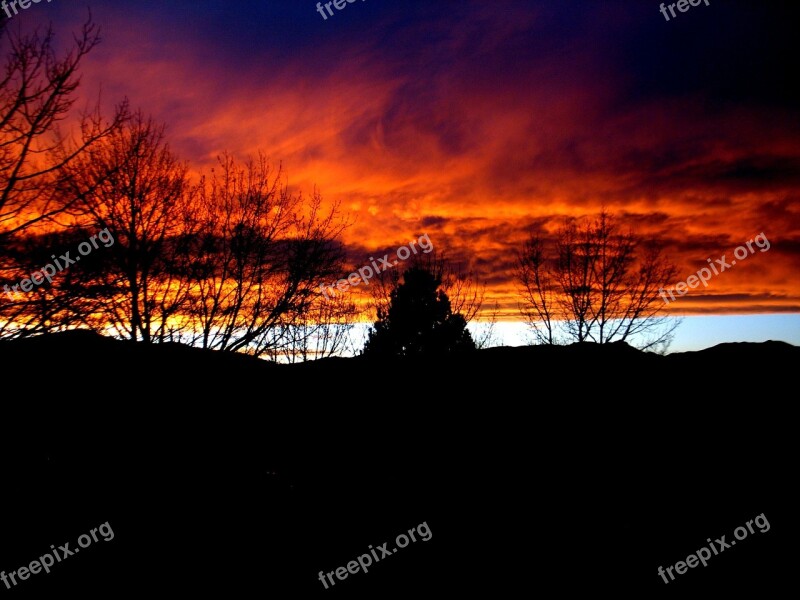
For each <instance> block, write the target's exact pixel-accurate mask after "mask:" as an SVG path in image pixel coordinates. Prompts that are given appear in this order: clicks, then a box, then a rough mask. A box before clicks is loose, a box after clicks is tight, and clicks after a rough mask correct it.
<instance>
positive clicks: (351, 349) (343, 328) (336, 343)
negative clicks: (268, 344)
mask: <svg viewBox="0 0 800 600" xmlns="http://www.w3.org/2000/svg"><path fill="white" fill-rule="evenodd" d="M358 312H359V311H358V308H357V307H356V305H355V304H354V303H353V302H351V301H350V300H349V298H348V297H347V296H344V295H337V296H335V297H330V298H325V297H323V296H319V297H318V298H316V299H315V300H314V302H313V303H312V304H311V306H310V307H309V308H308V310H307V311H305V312H304V313H301V314H298V315H295V316H294V318H293V320H292V321H290V322H287V323H285V324H283V325H282V326H281V327H280V328H275V344H274V346H273V347H272V348H270V350H269V351H268V355H269V356H270V357H271V358H273V359H274V360H276V361H282V362H290V363H294V362H298V361H307V360H316V359H319V358H326V357H330V356H341V355H343V354H347V353H350V354H355V350H356V349H355V343H354V340H353V336H352V334H353V332H354V328H355V321H356V318H357V316H358Z"/></svg>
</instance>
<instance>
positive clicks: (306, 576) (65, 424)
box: [0, 332, 800, 597]
mask: <svg viewBox="0 0 800 600" xmlns="http://www.w3.org/2000/svg"><path fill="white" fill-rule="evenodd" d="M798 359H800V348H797V347H795V346H791V345H789V344H785V343H781V342H766V343H763V344H752V343H742V344H721V345H718V346H715V347H713V348H709V349H707V350H703V351H700V352H686V353H678V354H671V355H668V356H657V355H650V354H644V353H642V352H640V351H638V350H635V349H633V348H631V347H629V346H627V345H626V344H610V345H605V346H598V345H595V344H583V345H573V346H565V347H543V346H535V347H522V348H508V347H505V348H492V349H487V350H481V351H478V352H475V353H474V354H468V355H464V356H458V357H447V358H444V359H441V360H430V359H428V360H415V359H411V358H407V359H401V360H392V361H386V360H369V359H366V358H364V357H357V358H350V359H341V358H340V359H326V360H321V361H318V362H312V363H302V364H297V365H275V364H270V363H266V362H264V361H261V360H258V359H253V358H251V357H247V356H242V355H238V354H230V353H215V352H212V351H205V350H200V349H196V348H188V347H185V346H181V345H177V344H164V345H154V346H146V345H141V344H133V343H130V342H124V341H117V340H111V339H107V338H103V337H100V336H98V335H95V334H91V333H86V332H68V333H63V334H58V335H51V336H43V337H37V338H30V339H21V340H15V341H11V342H8V341H6V342H0V361H2V365H3V373H4V374H5V380H6V382H7V383H6V386H5V387H4V389H3V394H2V397H3V401H2V407H3V408H2V410H3V413H2V436H3V437H2V445H3V447H2V456H3V459H4V460H3V463H4V464H3V466H4V468H3V470H2V488H0V489H1V493H2V502H3V508H4V514H5V515H7V516H6V517H4V518H3V540H2V544H0V547H1V548H2V550H1V551H0V570H5V571H6V572H8V571H9V570H13V569H16V568H18V567H20V566H23V565H25V564H27V563H29V562H30V561H32V560H34V559H35V558H37V557H38V556H40V555H41V554H42V553H44V552H46V551H47V550H48V548H49V547H50V545H51V544H63V543H64V542H67V541H71V542H73V545H74V540H75V539H77V537H78V536H79V535H81V534H82V533H85V532H87V531H88V530H89V529H91V528H92V527H96V526H97V525H98V524H100V523H103V522H105V521H109V523H110V524H111V526H112V527H113V529H114V532H115V534H116V536H115V539H114V540H112V541H111V542H108V543H99V544H95V545H93V546H92V547H91V548H90V549H87V550H86V551H85V552H84V553H82V554H81V555H80V557H71V558H70V560H67V561H65V562H64V563H63V564H60V565H57V569H54V570H53V572H52V573H50V574H49V575H47V576H46V577H42V576H41V575H37V576H35V577H31V578H30V579H29V580H27V581H25V582H24V584H23V585H19V586H17V587H16V588H14V589H13V590H12V591H8V590H5V591H6V592H7V593H9V594H11V593H14V594H17V595H19V596H20V597H24V595H25V594H32V595H33V596H34V597H36V596H38V597H42V595H46V596H49V595H51V593H54V592H58V593H61V592H64V591H78V590H80V592H81V594H82V595H83V597H113V596H117V595H125V594H127V593H129V592H134V593H135V592H141V593H149V592H150V591H152V590H153V589H158V590H163V591H165V592H169V591H174V592H176V593H180V594H181V595H182V596H185V595H189V594H192V593H200V592H211V593H214V592H219V593H224V594H226V595H237V594H252V592H253V591H264V592H277V593H279V594H283V597H305V596H306V595H312V596H313V595H315V594H319V595H321V596H322V597H326V596H327V597H330V596H333V595H336V594H339V595H341V596H344V597H350V596H352V597H383V596H388V597H393V596H394V595H396V594H406V595H408V594H412V593H423V592H424V593H428V592H430V593H432V594H436V593H437V592H438V593H440V594H441V595H445V594H453V593H459V592H475V591H477V592H484V591H485V592H491V593H492V594H494V595H495V596H498V597H500V596H504V595H506V593H511V592H513V591H515V590H518V589H531V590H538V589H540V586H541V588H542V589H550V588H551V587H553V586H555V587H556V589H565V590H567V589H568V590H583V589H586V590H594V589H609V590H614V591H617V592H619V593H620V594H621V595H623V596H624V597H627V596H628V595H630V596H631V597H636V594H639V595H640V597H641V595H642V594H644V595H646V597H649V596H651V595H658V594H680V593H685V592H686V590H690V593H691V591H693V590H695V589H702V590H715V591H719V590H729V589H730V590H732V589H737V590H746V589H753V590H755V589H759V590H761V592H766V591H773V590H774V587H772V586H777V585H778V583H779V582H780V581H781V578H783V577H787V576H789V575H790V574H791V573H793V571H792V569H791V567H792V563H791V561H792V560H793V556H794V555H793V553H792V552H791V547H792V546H791V544H792V543H794V537H793V536H794V535H795V534H796V533H797V530H796V529H795V528H794V527H795V524H796V517H795V516H794V514H795V506H796V503H797V492H796V491H795V486H794V478H795V475H794V473H795V471H796V469H795V464H796V461H795V458H794V457H795V456H796V442H795V440H796V439H797V433H796V420H795V418H794V416H793V414H794V411H793V409H792V408H791V403H790V399H791V397H793V396H794V395H795V393H794V391H793V390H794V387H793V385H792V384H793V383H794V380H795V376H794V368H796V365H797V364H798ZM761 513H765V515H766V516H767V518H768V519H769V521H770V523H771V525H772V530H771V531H770V532H769V533H766V534H763V535H762V534H759V535H754V536H751V537H750V538H748V539H747V541H746V543H745V542H742V543H741V545H740V546H737V547H736V548H735V550H734V551H731V552H728V553H725V555H721V556H719V557H716V558H715V560H713V561H711V562H710V563H709V566H708V567H707V568H705V569H694V570H692V571H691V572H690V574H687V575H683V576H682V578H681V580H679V581H676V582H673V583H671V584H670V585H664V584H663V582H661V580H660V578H658V577H657V575H656V568H657V567H658V566H659V565H662V566H664V567H667V566H670V565H673V564H674V563H675V562H677V561H679V560H682V559H685V558H686V556H687V555H688V554H690V553H691V552H693V551H695V550H697V549H698V548H699V547H700V545H702V544H703V543H704V542H705V540H706V538H708V537H714V538H717V537H719V536H721V535H723V534H727V535H728V538H729V539H730V537H731V534H732V531H733V529H735V528H736V527H737V526H739V525H743V524H744V523H746V522H747V521H748V520H749V519H752V518H754V517H755V516H756V515H758V514H761ZM10 515H13V518H12V517H10ZM423 521H426V522H427V523H428V525H429V526H430V529H431V531H432V533H433V537H432V539H431V541H430V542H426V543H424V544H421V543H416V544H411V545H410V546H409V547H407V548H405V549H403V550H402V551H398V553H397V554H396V555H395V554H393V555H392V557H391V558H390V559H389V558H387V559H386V560H385V562H382V563H378V564H377V566H375V568H374V569H371V570H370V572H369V573H366V574H364V573H359V574H357V575H353V576H351V577H350V578H348V579H347V580H345V581H340V582H338V583H337V586H336V587H335V588H334V589H331V590H325V589H324V588H323V587H322V585H321V584H320V582H319V580H318V578H317V574H318V572H319V571H320V570H323V571H326V572H328V571H332V570H335V569H336V568H338V567H342V566H346V565H347V563H348V562H349V561H352V560H355V559H356V558H357V557H358V556H359V555H361V554H363V553H365V552H367V551H368V546H369V545H372V546H373V547H377V546H378V545H380V544H383V543H384V542H392V544H393V543H394V538H395V536H396V535H397V534H399V533H402V532H404V531H407V530H408V529H409V528H411V527H413V526H416V525H417V524H419V523H422V522H423ZM392 544H390V547H391V545H392ZM0 585H1V584H0ZM521 586H522V587H521ZM629 593H630V594H629Z"/></svg>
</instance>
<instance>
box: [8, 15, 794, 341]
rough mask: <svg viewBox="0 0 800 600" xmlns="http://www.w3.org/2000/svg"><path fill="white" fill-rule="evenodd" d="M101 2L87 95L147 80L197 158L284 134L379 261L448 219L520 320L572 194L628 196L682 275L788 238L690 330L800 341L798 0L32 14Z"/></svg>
mask: <svg viewBox="0 0 800 600" xmlns="http://www.w3.org/2000/svg"><path fill="white" fill-rule="evenodd" d="M87 4H88V6H89V7H90V8H91V10H92V13H93V16H94V19H95V21H96V22H97V23H98V24H99V25H100V26H101V28H102V34H103V43H102V44H101V46H99V47H98V48H97V49H96V50H95V51H93V53H92V54H91V55H90V56H89V57H88V59H87V62H86V63H85V65H84V71H83V73H84V77H83V85H82V91H83V94H84V95H85V97H86V98H87V99H90V98H93V97H96V94H97V93H98V90H100V89H102V95H103V96H102V97H103V100H104V102H106V103H107V104H108V105H110V104H111V103H113V102H115V101H118V100H120V99H121V98H123V97H125V96H127V97H128V98H130V101H131V104H132V106H133V107H134V108H141V109H142V110H143V111H144V112H145V113H149V114H152V115H153V116H154V117H155V118H157V119H158V120H160V121H163V122H164V123H166V124H167V126H168V137H169V139H170V142H171V144H172V147H173V149H174V150H176V151H177V153H178V154H179V155H180V156H181V157H182V158H183V159H185V160H186V161H188V162H189V163H190V166H191V167H192V168H193V169H196V170H201V169H206V168H208V167H209V166H212V165H213V164H214V162H215V160H216V157H217V155H218V154H219V153H220V152H222V151H225V150H227V151H230V152H231V153H234V154H236V155H238V156H243V157H244V156H247V155H248V154H254V153H257V152H258V151H259V150H261V151H263V152H265V153H266V154H267V156H269V157H270V159H271V160H272V161H274V162H275V163H278V162H281V163H282V164H283V166H284V168H285V170H286V172H287V174H288V181H289V185H290V186H291V187H292V188H293V189H296V190H302V191H303V192H305V193H308V192H311V191H312V190H313V189H314V186H316V187H317V188H318V189H319V191H320V192H321V193H322V195H323V196H324V197H325V198H326V199H327V200H330V201H340V202H341V204H342V208H343V210H344V211H345V213H347V215H348V216H349V217H350V218H351V220H352V221H353V225H352V226H351V227H350V228H349V229H348V230H347V232H346V234H345V242H346V243H347V245H348V250H349V255H350V257H351V261H352V262H353V264H354V265H355V266H359V265H360V264H364V263H363V260H364V258H366V257H369V256H374V255H377V254H380V255H382V254H383V252H388V251H390V250H393V249H395V248H396V247H398V246H399V245H401V244H404V243H407V242H408V241H410V240H411V239H416V237H418V236H419V235H420V234H423V233H427V234H428V235H429V237H430V239H431V240H432V242H433V244H434V246H435V247H436V249H437V250H439V251H444V252H446V254H447V255H448V256H449V257H451V258H452V259H454V260H457V261H461V262H463V263H464V264H465V265H466V266H467V268H469V269H471V270H473V271H475V272H476V274H477V275H478V277H479V278H480V279H481V280H483V281H485V282H486V285H487V286H488V291H487V305H493V304H494V303H495V302H497V303H499V306H500V309H501V316H502V317H503V318H505V319H507V320H514V319H516V318H517V314H518V313H517V310H516V307H517V301H518V300H517V294H516V291H515V283H514V279H513V266H514V261H515V253H516V251H517V250H518V249H519V247H520V245H521V243H522V241H523V240H524V238H525V237H526V235H527V233H528V232H529V231H530V230H531V228H532V227H534V226H537V227H544V228H546V229H549V230H552V229H554V228H555V227H557V225H558V224H559V219H561V218H563V217H564V216H565V215H584V214H592V213H595V212H597V211H598V210H599V209H600V208H601V207H602V206H605V207H606V208H607V209H609V210H610V211H611V212H613V213H615V214H617V215H619V216H620V217H621V218H622V219H623V221H624V222H625V223H626V224H627V225H630V226H631V227H632V228H633V230H634V231H635V232H637V233H639V234H641V235H643V236H645V237H647V238H648V239H650V238H658V239H663V240H664V242H665V244H666V250H667V255H668V257H669V258H670V259H671V260H672V261H673V262H674V263H675V264H676V265H677V268H678V273H679V274H681V275H680V277H679V280H685V279H686V278H687V277H688V276H690V275H692V274H694V273H695V272H696V271H697V270H698V269H700V268H701V267H703V266H706V264H707V262H706V261H707V259H708V258H711V259H712V260H715V259H718V258H721V257H722V256H723V255H726V257H727V260H728V261H729V262H730V260H731V258H732V254H733V250H734V248H736V247H737V246H739V245H740V244H743V243H744V242H746V241H748V240H751V239H752V238H753V237H754V236H756V235H758V234H761V233H763V234H764V236H765V237H766V238H767V239H768V240H769V242H770V248H769V250H768V251H766V252H761V251H759V250H758V249H756V252H755V253H754V254H752V255H749V256H748V257H747V259H746V260H743V261H740V263H741V264H737V265H735V266H732V267H731V268H730V270H727V271H725V272H724V273H720V274H719V275H718V276H716V277H714V278H713V279H711V280H710V282H709V286H708V288H707V289H703V288H702V287H701V288H699V289H696V290H692V292H691V293H690V294H689V295H687V296H685V297H682V298H679V299H678V300H677V301H676V302H674V303H673V304H671V305H670V309H671V310H672V311H673V312H674V314H679V315H686V316H689V317H690V318H688V319H686V320H685V321H684V324H683V325H682V326H681V329H679V331H678V335H677V337H676V341H675V344H674V345H673V347H672V350H683V349H690V348H692V349H693V348H698V347H704V346H708V345H710V344H712V343H716V342H718V341H741V340H751V339H752V340H755V341H761V340H763V339H770V338H772V339H784V340H786V341H790V342H793V343H796V344H800V277H798V273H800V205H798V197H800V118H799V117H800V110H798V109H799V108H800V97H799V96H800V94H799V93H798V92H797V91H796V90H797V87H796V85H795V79H796V77H797V73H798V72H800V70H799V69H798V66H800V65H798V62H799V61H798V58H797V56H796V52H795V48H794V46H795V45H796V41H795V40H796V37H797V33H796V28H797V22H798V20H797V16H798V9H797V8H793V7H792V6H793V3H790V2H769V3H764V2H737V1H733V0H726V1H725V2H722V1H721V0H710V3H709V5H708V6H706V5H705V3H701V4H700V5H699V6H697V7H692V8H690V9H689V10H688V11H687V12H683V13H682V12H678V13H677V16H676V17H675V18H673V19H670V20H669V21H666V20H665V18H664V16H663V15H662V14H661V13H660V12H659V3H658V2H655V1H654V0H618V1H614V0H603V1H571V0H557V1H553V2H550V1H523V0H508V1H503V0H497V1H495V2H478V1H472V0H461V1H458V2H456V1H449V0H448V1H442V2H432V1H430V0H427V1H425V2H421V1H408V2H396V1H394V0H365V1H362V0H357V1H356V2H354V3H351V4H346V6H345V7H344V9H343V10H337V9H335V8H333V12H334V14H333V16H329V17H328V18H327V19H323V18H322V16H321V15H320V14H319V13H318V12H317V10H316V3H315V2H312V1H310V0H274V1H272V0H240V1H237V2H231V1H227V2H224V1H218V0H175V1H170V2H165V1H163V0H126V1H124V2H121V1H120V0H89V2H88V3H87V2H86V1H85V0H82V1H80V2H78V1H73V0H54V1H53V2H52V3H49V4H48V3H44V2H42V3H39V4H33V5H31V7H30V8H28V9H26V10H22V11H20V12H19V14H18V15H16V16H14V17H13V18H12V19H11V21H10V24H9V25H10V26H12V27H20V28H22V29H23V30H27V29H29V28H32V27H36V26H42V25H45V24H46V23H47V22H48V21H52V22H53V24H54V26H55V30H56V33H57V35H58V36H59V39H63V40H64V41H65V42H66V41H68V38H67V35H68V34H69V32H70V31H72V30H75V29H77V27H78V26H79V25H80V23H81V21H82V20H84V19H85V17H86V14H87V11H86V7H87ZM794 4H796V3H794ZM673 283H677V281H676V282H673ZM711 315H717V316H711ZM754 315H768V316H766V317H754ZM731 317H735V318H731ZM502 329H503V331H504V332H505V333H506V334H507V336H508V337H506V339H505V341H506V343H513V342H514V338H515V336H517V335H518V333H519V331H520V327H519V326H518V325H504V327H503V328H502ZM698 340H700V341H698Z"/></svg>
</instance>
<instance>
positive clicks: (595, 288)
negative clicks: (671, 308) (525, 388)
mask: <svg viewBox="0 0 800 600" xmlns="http://www.w3.org/2000/svg"><path fill="white" fill-rule="evenodd" d="M554 246H555V248H554V251H553V252H552V253H551V254H548V252H547V247H546V244H545V242H544V240H543V238H542V237H541V236H537V235H533V236H531V238H530V239H529V240H528V241H527V242H526V244H525V246H524V247H523V250H522V252H521V253H520V255H519V265H518V269H517V279H518V282H519V285H520V291H521V294H522V304H521V307H520V309H521V311H522V313H523V315H524V316H525V318H526V320H527V321H528V322H529V324H531V326H532V327H533V330H534V335H535V338H536V340H537V341H538V342H540V343H546V344H553V343H557V342H558V341H559V339H560V335H559V331H561V332H562V335H563V336H564V337H565V338H566V339H571V340H573V341H576V342H585V341H593V342H597V343H600V344H605V343H609V342H613V341H624V342H629V343H633V344H635V345H637V347H639V348H641V349H648V350H653V349H661V348H666V346H667V345H668V344H669V342H670V341H671V339H672V336H673V333H674V330H675V328H676V327H677V325H678V322H677V320H671V319H668V318H667V317H666V315H665V313H664V306H663V303H662V302H661V301H660V298H659V295H658V290H659V288H660V287H661V286H662V285H664V284H665V283H666V282H668V281H670V280H671V279H672V278H673V276H674V274H675V268H674V267H673V266H672V265H671V264H669V263H667V262H666V261H665V260H664V258H663V257H662V255H661V253H660V251H659V250H658V249H657V248H656V247H655V246H653V245H650V246H649V247H645V244H643V243H642V241H641V240H639V239H638V238H637V237H636V236H635V235H634V234H633V233H632V232H622V231H621V230H620V228H619V226H618V224H617V223H616V221H615V219H614V218H613V217H612V216H611V215H609V214H608V213H607V212H606V211H605V210H603V211H602V212H601V213H600V214H599V215H598V217H597V218H596V219H594V220H591V221H588V220H584V221H583V222H578V221H576V220H572V221H570V222H569V223H567V224H566V225H565V226H563V227H562V228H561V229H559V230H558V232H557V233H556V236H555V240H554Z"/></svg>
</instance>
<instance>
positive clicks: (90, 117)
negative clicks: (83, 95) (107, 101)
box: [0, 17, 127, 237]
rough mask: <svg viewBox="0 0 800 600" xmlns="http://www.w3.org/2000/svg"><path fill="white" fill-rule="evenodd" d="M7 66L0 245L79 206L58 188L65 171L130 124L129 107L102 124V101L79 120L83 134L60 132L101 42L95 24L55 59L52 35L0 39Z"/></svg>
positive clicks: (0, 146) (1, 115) (1, 98)
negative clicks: (87, 63)
mask: <svg viewBox="0 0 800 600" xmlns="http://www.w3.org/2000/svg"><path fill="white" fill-rule="evenodd" d="M0 36H2V37H1V38H0V39H2V46H3V50H4V51H5V52H6V61H5V65H4V69H3V72H2V75H1V76H0V237H2V236H8V235H11V234H13V233H15V232H18V231H21V230H22V229H23V228H25V227H28V226H30V225H32V224H34V223H37V222H40V221H43V220H45V219H49V218H50V217H52V216H54V215H56V214H58V213H59V212H61V211H63V210H64V209H65V207H66V206H68V205H69V203H70V201H74V200H75V199H74V198H68V197H65V196H64V195H63V193H62V191H63V190H62V186H61V185H60V182H61V178H62V177H63V174H64V167H66V166H68V165H70V164H71V163H73V162H74V161H75V160H76V159H78V158H80V157H81V156H84V155H85V154H86V153H87V152H89V151H90V150H91V149H92V148H93V147H94V146H95V145H96V144H97V143H98V142H100V141H101V140H103V139H104V138H106V137H108V136H109V135H111V134H112V132H113V131H115V129H116V128H118V127H119V126H120V124H121V123H122V122H124V120H125V119H126V117H127V103H123V104H121V105H120V106H118V107H117V109H116V111H115V113H114V115H113V117H112V119H111V120H110V121H109V122H105V121H104V120H103V119H102V118H101V116H100V107H99V101H98V103H97V104H96V105H95V106H94V107H93V108H92V109H85V110H83V111H82V112H81V113H80V115H79V133H78V134H77V135H70V134H67V133H65V132H63V131H62V130H61V128H60V127H59V123H60V122H61V121H63V120H65V119H66V118H67V117H68V116H69V115H70V112H71V110H72V108H73V104H74V102H75V99H76V97H75V96H76V91H77V89H78V86H79V85H80V77H79V74H78V71H79V67H80V65H81V63H82V61H83V59H84V58H85V57H86V55H87V54H89V52H91V51H92V49H94V47H95V46H96V45H97V44H98V43H99V42H100V37H99V33H98V30H97V27H96V26H95V25H94V24H93V23H92V21H91V17H90V18H89V19H88V20H87V22H86V23H85V24H84V25H83V28H82V30H81V32H80V33H79V34H77V35H75V36H74V46H73V47H72V48H71V49H70V50H69V51H68V52H67V53H66V54H65V55H64V56H62V57H58V56H57V55H56V52H55V50H54V49H53V46H54V34H53V31H52V29H48V30H47V31H45V32H44V33H43V34H42V33H40V32H34V33H32V34H30V35H27V36H22V35H21V34H18V33H6V32H4V31H0Z"/></svg>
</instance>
